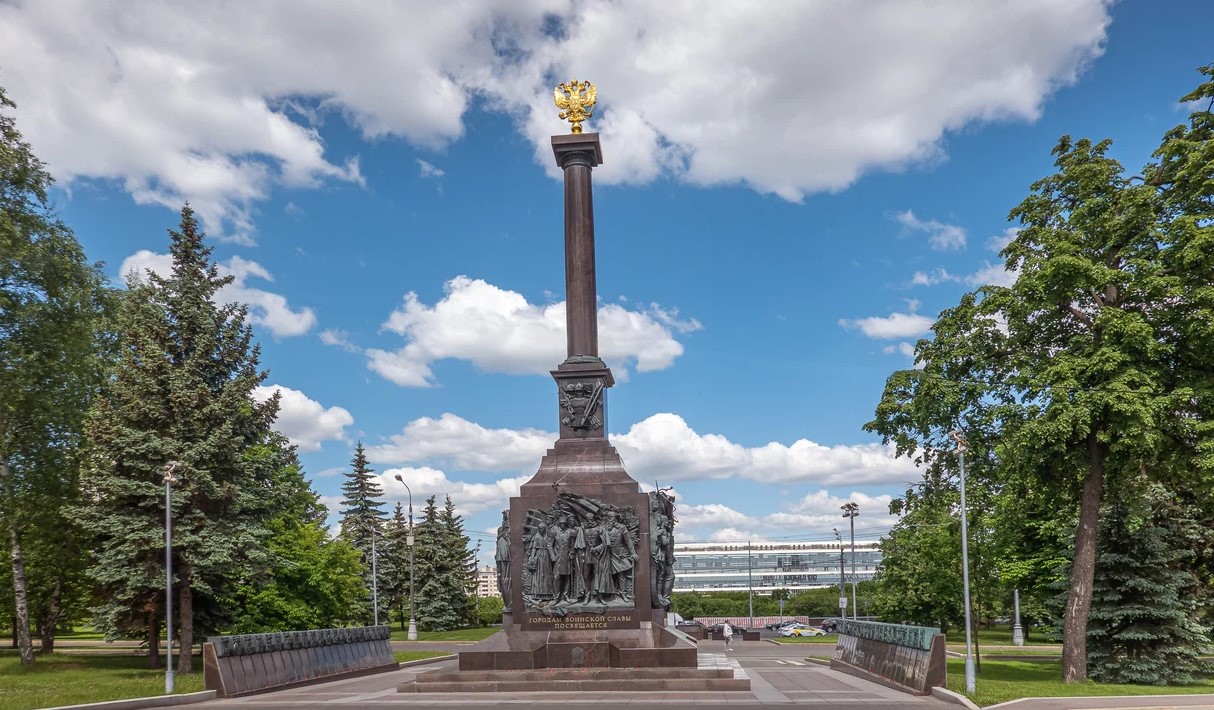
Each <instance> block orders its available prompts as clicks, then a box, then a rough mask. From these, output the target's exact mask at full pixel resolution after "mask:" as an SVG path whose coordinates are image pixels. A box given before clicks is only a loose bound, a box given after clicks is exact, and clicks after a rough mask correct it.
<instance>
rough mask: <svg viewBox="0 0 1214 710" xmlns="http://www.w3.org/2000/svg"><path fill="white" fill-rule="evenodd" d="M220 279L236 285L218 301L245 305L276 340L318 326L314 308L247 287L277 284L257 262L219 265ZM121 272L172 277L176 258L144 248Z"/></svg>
mask: <svg viewBox="0 0 1214 710" xmlns="http://www.w3.org/2000/svg"><path fill="white" fill-rule="evenodd" d="M218 268H219V275H220V276H231V277H232V278H233V281H232V283H230V284H228V285H227V286H224V287H223V288H221V289H219V291H218V292H217V293H216V294H215V300H216V301H217V302H219V303H243V304H245V305H247V306H248V307H249V320H251V321H252V322H253V323H256V324H258V325H262V326H265V327H266V329H268V330H269V331H270V334H271V335H273V336H274V337H275V338H287V337H291V336H295V335H303V334H304V333H307V332H308V331H309V330H311V329H312V327H313V326H314V325H316V313H314V312H313V311H312V309H311V308H308V307H306V306H305V307H304V308H301V309H298V310H296V309H293V308H291V306H290V305H289V304H288V303H287V299H286V298H285V297H284V296H282V295H281V294H277V293H273V292H270V291H266V290H264V289H259V288H254V287H252V286H249V285H247V284H246V281H248V280H249V279H250V278H256V279H261V280H263V281H271V282H272V281H273V280H274V277H273V276H272V275H271V274H270V272H269V271H268V270H267V269H266V268H265V267H264V266H262V265H261V264H259V263H257V262H256V261H249V260H248V259H242V258H241V257H239V256H233V257H232V258H231V259H228V260H227V261H225V262H222V263H220V264H218ZM118 271H119V273H120V274H121V275H122V276H123V277H126V278H131V277H134V278H135V279H137V280H141V279H143V278H144V277H145V276H146V274H147V272H148V271H151V272H152V273H154V274H157V275H159V276H165V277H167V276H169V275H170V274H172V271H173V257H171V256H170V255H168V254H157V253H156V252H153V251H150V250H147V249H140V250H139V251H137V252H135V253H134V254H132V255H130V256H128V257H127V258H125V259H123V260H122V265H121V266H120V267H119V268H118Z"/></svg>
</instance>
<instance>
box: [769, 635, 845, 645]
mask: <svg viewBox="0 0 1214 710" xmlns="http://www.w3.org/2000/svg"><path fill="white" fill-rule="evenodd" d="M838 638H839V637H838V636H836V635H835V634H827V635H825V636H777V637H776V638H774V639H772V640H773V641H775V642H776V643H830V644H833V643H835V641H837V640H838Z"/></svg>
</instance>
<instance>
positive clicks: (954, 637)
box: [948, 626, 1059, 646]
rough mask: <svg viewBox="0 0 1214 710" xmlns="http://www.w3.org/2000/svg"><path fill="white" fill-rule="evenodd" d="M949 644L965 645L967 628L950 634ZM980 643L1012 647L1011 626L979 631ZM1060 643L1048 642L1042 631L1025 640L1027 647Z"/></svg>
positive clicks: (1028, 636) (1027, 636) (954, 630)
mask: <svg viewBox="0 0 1214 710" xmlns="http://www.w3.org/2000/svg"><path fill="white" fill-rule="evenodd" d="M948 641H949V643H959V644H961V645H962V646H964V645H965V628H964V627H962V628H959V629H952V630H951V631H950V632H949V634H948ZM978 643H979V644H980V645H983V644H990V645H992V646H1011V645H1012V629H1011V627H1009V626H996V627H995V628H993V629H978ZM1058 643H1059V642H1058V641H1046V640H1045V635H1044V634H1042V633H1041V632H1040V631H1035V632H1033V633H1031V634H1026V635H1025V638H1024V645H1025V646H1057V645H1058Z"/></svg>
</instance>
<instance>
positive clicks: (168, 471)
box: [164, 461, 181, 695]
mask: <svg viewBox="0 0 1214 710" xmlns="http://www.w3.org/2000/svg"><path fill="white" fill-rule="evenodd" d="M180 465H181V462H180V461H169V462H168V463H166V464H165V465H164V602H165V607H164V608H165V614H164V692H165V695H172V694H173V483H174V482H175V481H176V480H177V479H176V478H174V477H173V471H175V470H177V467H178V466H180Z"/></svg>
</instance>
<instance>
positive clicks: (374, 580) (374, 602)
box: [371, 520, 379, 626]
mask: <svg viewBox="0 0 1214 710" xmlns="http://www.w3.org/2000/svg"><path fill="white" fill-rule="evenodd" d="M376 522H377V521H375V520H372V521H371V606H372V607H373V609H372V611H371V618H372V622H371V623H372V624H374V625H375V626H379V568H378V566H377V565H376V559H377V555H376V554H375V523H376Z"/></svg>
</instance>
